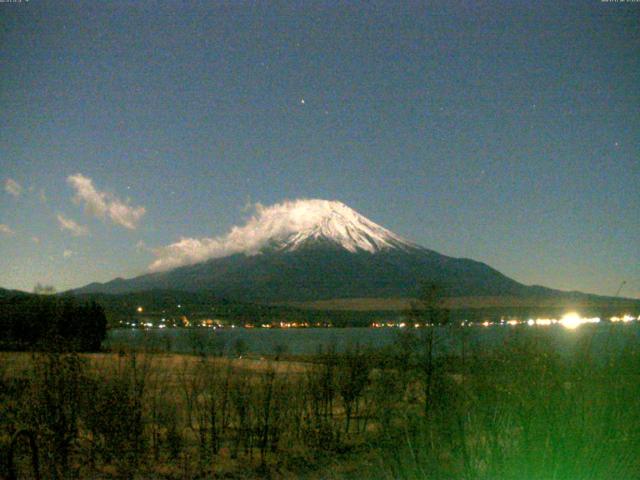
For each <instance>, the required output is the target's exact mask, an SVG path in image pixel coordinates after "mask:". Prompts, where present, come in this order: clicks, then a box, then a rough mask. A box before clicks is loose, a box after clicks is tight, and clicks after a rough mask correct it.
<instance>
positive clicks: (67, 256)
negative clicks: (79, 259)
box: [62, 249, 73, 258]
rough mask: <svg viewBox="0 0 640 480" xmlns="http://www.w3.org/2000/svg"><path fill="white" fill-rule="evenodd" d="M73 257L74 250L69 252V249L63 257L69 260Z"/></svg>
mask: <svg viewBox="0 0 640 480" xmlns="http://www.w3.org/2000/svg"><path fill="white" fill-rule="evenodd" d="M71 255H73V250H69V249H67V250H65V251H64V252H62V256H63V257H64V258H69V257H70V256H71Z"/></svg>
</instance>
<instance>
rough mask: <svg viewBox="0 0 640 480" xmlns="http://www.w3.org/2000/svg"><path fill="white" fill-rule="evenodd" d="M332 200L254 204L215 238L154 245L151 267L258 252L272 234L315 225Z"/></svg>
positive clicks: (168, 267)
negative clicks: (245, 216)
mask: <svg viewBox="0 0 640 480" xmlns="http://www.w3.org/2000/svg"><path fill="white" fill-rule="evenodd" d="M331 204H332V202H329V201H326V200H293V201H285V202H282V203H278V204H275V205H271V206H269V207H265V206H263V205H261V204H259V203H256V204H255V205H254V209H255V213H254V214H253V216H252V217H251V218H249V220H248V221H247V222H246V223H245V224H244V225H243V226H241V227H238V226H234V227H233V228H231V230H230V231H229V233H227V234H226V235H223V236H221V237H215V238H185V237H183V238H181V239H180V240H179V241H178V242H175V243H172V244H171V245H167V246H165V247H160V248H156V249H154V250H153V253H154V254H155V255H156V257H157V258H156V260H155V261H154V262H153V263H152V264H151V265H150V266H149V269H150V270H152V271H161V270H168V269H171V268H175V267H179V266H181V265H189V264H193V263H198V262H202V261H205V260H208V259H210V258H221V257H226V256H227V255H231V254H234V253H240V252H242V253H246V254H248V255H252V254H255V253H257V252H258V251H259V250H260V249H261V248H262V247H264V246H265V245H266V244H267V242H269V241H270V240H272V239H273V238H283V237H285V236H286V235H288V234H291V233H293V232H298V231H300V230H304V229H306V228H309V227H312V226H313V225H316V224H317V223H318V222H319V221H320V219H321V218H323V216H325V215H326V212H327V208H329V207H330V206H331Z"/></svg>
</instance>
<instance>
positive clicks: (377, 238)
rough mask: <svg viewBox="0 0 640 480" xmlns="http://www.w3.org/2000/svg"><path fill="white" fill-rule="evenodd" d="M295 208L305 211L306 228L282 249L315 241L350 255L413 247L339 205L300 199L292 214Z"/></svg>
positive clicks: (283, 244)
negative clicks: (330, 245)
mask: <svg viewBox="0 0 640 480" xmlns="http://www.w3.org/2000/svg"><path fill="white" fill-rule="evenodd" d="M295 209H300V210H302V211H304V212H305V214H304V216H305V217H306V218H307V219H308V220H309V226H305V228H302V229H301V230H299V231H297V232H295V233H293V234H291V235H290V236H289V237H288V238H286V239H285V240H284V241H283V242H282V243H281V245H280V249H281V250H285V251H293V250H297V249H299V248H301V247H302V246H304V245H306V244H307V243H308V242H310V241H314V240H324V241H329V242H332V243H334V244H336V245H339V246H340V247H342V248H344V249H345V250H348V251H350V252H356V251H358V250H364V251H367V252H370V253H374V252H377V251H381V250H386V249H391V248H406V247H413V245H412V244H411V243H410V242H408V241H406V240H404V239H403V238H402V237H400V236H398V235H396V234H395V233H393V232H391V231H389V230H387V229H386V228H383V227H381V226H380V225H378V224H376V223H374V222H372V221H371V220H369V219H367V218H365V217H363V216H362V215H360V214H359V213H358V212H356V211H355V210H353V209H351V208H349V207H348V206H346V205H345V204H344V203H342V202H337V201H327V200H302V201H299V202H298V204H297V205H295V206H294V207H293V209H292V211H293V210H295ZM291 213H293V212H290V214H291Z"/></svg>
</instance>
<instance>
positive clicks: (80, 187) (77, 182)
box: [67, 173, 146, 230]
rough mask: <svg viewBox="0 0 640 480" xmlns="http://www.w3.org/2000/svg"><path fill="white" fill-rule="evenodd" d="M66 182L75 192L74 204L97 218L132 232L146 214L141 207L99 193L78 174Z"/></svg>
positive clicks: (88, 180)
mask: <svg viewBox="0 0 640 480" xmlns="http://www.w3.org/2000/svg"><path fill="white" fill-rule="evenodd" d="M67 182H68V183H69V184H70V185H71V186H72V187H73V188H74V189H75V191H76V194H75V197H74V198H75V200H76V202H78V203H82V204H84V207H85V209H86V211H87V212H89V213H90V214H91V215H94V216H96V217H98V218H101V219H105V218H109V219H111V221H112V222H113V223H115V224H117V225H121V226H123V227H125V228H128V229H130V230H133V229H135V228H136V227H137V226H138V222H139V221H140V219H141V218H142V216H143V215H144V214H145V212H146V209H145V208H144V207H142V206H138V207H135V206H132V205H129V201H128V200H127V201H122V200H120V199H119V198H117V197H116V196H115V195H113V194H111V193H109V192H101V191H100V190H98V189H96V188H95V186H94V185H93V180H91V179H90V178H89V177H85V176H84V175H82V174H80V173H77V174H75V175H70V176H69V177H67Z"/></svg>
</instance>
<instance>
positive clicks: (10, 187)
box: [4, 178, 22, 197]
mask: <svg viewBox="0 0 640 480" xmlns="http://www.w3.org/2000/svg"><path fill="white" fill-rule="evenodd" d="M4 191H5V192H7V193H8V194H9V195H13V196H14V197H19V196H20V194H21V193H22V185H20V184H19V183H18V182H16V181H15V180H13V179H12V178H7V179H6V180H5V181H4Z"/></svg>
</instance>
